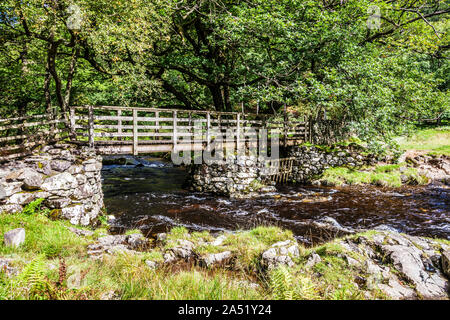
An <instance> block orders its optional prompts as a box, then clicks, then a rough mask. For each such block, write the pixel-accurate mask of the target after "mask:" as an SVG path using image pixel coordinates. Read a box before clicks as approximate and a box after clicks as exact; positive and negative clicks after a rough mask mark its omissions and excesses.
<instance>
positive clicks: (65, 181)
mask: <svg viewBox="0 0 450 320" xmlns="http://www.w3.org/2000/svg"><path fill="white" fill-rule="evenodd" d="M77 186H78V181H77V179H76V178H75V177H74V176H73V175H71V174H70V173H68V172H63V173H60V174H57V175H54V176H52V177H49V178H47V179H45V181H44V183H43V184H42V186H41V189H42V190H45V191H49V192H55V191H58V190H71V189H75V188H76V187H77Z"/></svg>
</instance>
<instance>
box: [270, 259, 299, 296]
mask: <svg viewBox="0 0 450 320" xmlns="http://www.w3.org/2000/svg"><path fill="white" fill-rule="evenodd" d="M270 289H271V290H272V296H273V298H274V300H294V299H296V293H295V289H294V286H293V283H292V276H291V273H290V271H289V269H288V268H287V267H286V266H284V265H282V266H279V267H277V268H275V269H273V270H271V273H270Z"/></svg>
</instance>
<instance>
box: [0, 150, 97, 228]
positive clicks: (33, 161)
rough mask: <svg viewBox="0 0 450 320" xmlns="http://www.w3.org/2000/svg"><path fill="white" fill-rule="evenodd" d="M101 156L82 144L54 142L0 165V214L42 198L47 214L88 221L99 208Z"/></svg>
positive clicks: (74, 220) (19, 209)
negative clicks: (48, 210) (20, 158)
mask: <svg viewBox="0 0 450 320" xmlns="http://www.w3.org/2000/svg"><path fill="white" fill-rule="evenodd" d="M101 169H102V159H101V157H100V156H97V155H96V154H95V152H94V151H93V150H91V149H89V148H86V147H75V146H72V145H68V144H55V145H48V146H44V147H42V149H40V150H38V151H36V152H35V153H33V155H31V156H29V157H27V158H25V159H22V160H15V161H12V162H9V163H3V164H1V165H0V214H1V213H2V212H3V213H17V212H20V211H22V209H23V208H24V207H25V206H26V205H27V204H29V203H30V202H32V201H34V200H36V199H39V198H43V199H45V200H44V201H43V202H42V205H43V206H45V207H47V208H48V209H50V210H51V215H52V216H54V217H58V218H63V219H67V220H70V222H71V223H72V224H80V225H91V224H94V223H95V222H96V221H97V218H98V216H99V214H100V211H101V209H102V208H103V193H102V187H101Z"/></svg>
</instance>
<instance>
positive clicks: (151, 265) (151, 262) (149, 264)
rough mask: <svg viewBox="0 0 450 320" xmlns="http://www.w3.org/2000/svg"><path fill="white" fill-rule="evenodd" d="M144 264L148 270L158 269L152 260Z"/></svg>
mask: <svg viewBox="0 0 450 320" xmlns="http://www.w3.org/2000/svg"><path fill="white" fill-rule="evenodd" d="M145 264H146V265H147V266H148V267H149V268H150V269H153V270H154V269H156V268H157V267H158V263H157V262H155V261H152V260H145Z"/></svg>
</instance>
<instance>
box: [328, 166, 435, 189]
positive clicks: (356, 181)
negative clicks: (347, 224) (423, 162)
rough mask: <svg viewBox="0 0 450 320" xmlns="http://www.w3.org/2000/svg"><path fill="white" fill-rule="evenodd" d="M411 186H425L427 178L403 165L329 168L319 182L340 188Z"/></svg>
mask: <svg viewBox="0 0 450 320" xmlns="http://www.w3.org/2000/svg"><path fill="white" fill-rule="evenodd" d="M402 178H403V180H404V181H406V182H405V183H406V184H411V185H423V184H427V183H428V182H429V181H428V178H426V177H425V176H423V175H420V174H419V173H418V172H417V169H415V168H409V167H406V165H405V164H394V165H378V166H375V167H373V168H363V169H356V168H346V167H337V168H329V169H327V170H325V171H324V172H323V175H322V177H321V178H320V181H322V182H325V183H326V184H327V185H335V186H341V185H344V184H347V185H361V184H372V185H376V186H383V187H401V186H402V185H403V184H404V182H402Z"/></svg>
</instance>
